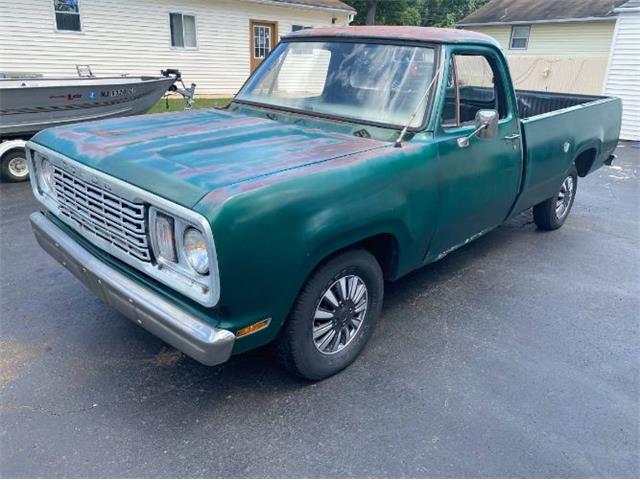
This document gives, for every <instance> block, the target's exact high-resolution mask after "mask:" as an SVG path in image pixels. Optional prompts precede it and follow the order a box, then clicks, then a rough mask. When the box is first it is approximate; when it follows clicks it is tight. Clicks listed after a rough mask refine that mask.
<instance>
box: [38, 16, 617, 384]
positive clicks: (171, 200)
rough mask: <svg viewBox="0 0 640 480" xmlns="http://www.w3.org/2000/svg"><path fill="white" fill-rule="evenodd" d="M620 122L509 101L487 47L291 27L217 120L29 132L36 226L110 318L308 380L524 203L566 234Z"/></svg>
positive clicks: (479, 38)
mask: <svg viewBox="0 0 640 480" xmlns="http://www.w3.org/2000/svg"><path fill="white" fill-rule="evenodd" d="M620 119H621V102H620V100H619V99H615V98H605V97H589V96H580V95H566V94H556V93H546V92H545V93H542V92H529V91H515V90H514V89H513V86H512V83H511V77H510V75H509V69H508V68H507V62H506V60H505V57H504V56H503V54H502V52H501V51H500V48H499V46H498V44H497V43H496V42H495V41H494V40H493V39H491V38H490V37H487V36H485V35H481V34H478V33H473V32H468V31H461V30H441V29H431V28H419V27H335V28H325V29H311V30H301V31H299V32H296V33H293V34H291V35H288V36H286V37H284V38H283V39H282V41H281V42H280V44H279V45H278V46H277V47H276V48H275V49H274V50H273V51H272V52H271V54H270V55H269V56H268V57H267V58H266V59H265V60H264V61H263V63H262V64H261V65H260V67H259V68H258V69H257V70H256V71H255V72H254V73H253V75H251V77H250V78H249V79H248V80H247V82H246V83H245V85H244V86H243V87H242V89H241V90H240V92H239V93H238V94H237V95H236V97H235V98H234V100H233V102H232V103H231V104H230V105H229V106H228V107H227V108H225V109H207V110H199V111H192V112H180V113H175V114H173V113H168V114H159V115H147V116H141V117H132V118H123V119H113V120H106V121H99V122H91V123H83V124H76V125H70V126H65V127H60V128H54V129H49V130H45V131H42V132H40V133H39V134H37V135H36V136H35V137H33V139H32V140H31V141H30V142H29V144H28V161H29V163H30V164H29V167H30V168H31V171H32V172H35V175H32V176H31V182H32V187H33V192H34V194H35V196H36V198H37V199H38V200H39V201H40V203H41V204H42V207H43V208H42V212H37V213H34V214H33V215H32V216H31V223H32V226H33V230H34V232H35V235H36V238H37V240H38V242H39V243H40V245H41V246H42V247H43V248H44V249H45V250H46V251H47V252H48V253H49V254H51V255H52V256H53V257H54V258H55V259H57V260H58V261H59V262H61V263H62V265H64V266H65V267H66V268H67V269H69V270H70V271H71V272H72V273H73V274H74V275H75V276H77V277H78V278H79V279H80V280H81V281H82V282H83V283H84V284H85V285H87V286H88V287H89V288H90V289H91V290H93V291H94V292H95V293H96V294H97V295H98V296H99V297H101V298H102V299H103V300H104V301H105V302H106V303H108V304H109V305H111V306H113V307H114V308H116V309H117V310H119V311H120V312H122V313H123V314H124V315H125V316H127V317H128V318H129V319H131V320H132V321H134V322H137V323H138V324H140V325H141V326H142V327H144V328H146V329H147V330H149V331H150V332H152V333H154V334H155V335H157V336H158V337H160V338H162V339H164V340H165V341H166V342H168V343H170V344H171V345H173V346H175V347H176V348H178V349H180V350H181V351H183V352H184V353H186V354H187V355H189V356H191V357H193V358H194V359H196V360H198V361H200V362H202V363H204V364H207V365H215V364H219V363H222V362H225V361H226V360H228V359H229V357H230V356H231V355H232V354H237V353H241V352H244V351H247V350H250V349H253V348H256V347H259V346H261V345H265V344H268V343H271V342H273V344H274V346H275V348H276V351H277V352H278V354H279V356H280V358H281V359H282V360H283V362H284V364H285V365H286V366H287V367H288V368H289V369H290V370H291V371H293V372H294V373H296V374H298V375H300V376H302V377H305V378H308V379H312V380H317V379H321V378H324V377H327V376H329V375H332V374H334V373H336V372H338V371H339V370H341V369H343V368H344V367H346V366H347V365H349V364H350V363H351V362H352V361H353V360H354V359H355V358H356V357H357V356H358V354H359V353H360V352H361V351H362V349H363V348H364V346H365V344H366V343H367V341H368V340H369V338H370V337H371V333H372V331H373V329H374V326H375V323H376V318H377V317H378V316H379V315H380V311H381V307H382V301H383V292H384V285H385V281H392V280H395V279H397V278H399V277H401V276H403V275H405V274H407V273H409V272H411V271H412V270H415V269H417V268H420V267H422V266H424V265H426V264H428V263H431V262H434V261H437V260H439V259H441V258H443V257H444V256H445V255H447V254H448V253H449V252H451V251H453V250H454V249H456V248H458V247H460V246H462V245H465V244H466V243H468V242H470V241H472V240H473V239H475V238H477V237H479V236H480V235H482V234H484V233H486V232H488V231H489V230H491V229H493V228H495V227H496V226H498V225H500V224H501V223H502V222H504V221H505V220H507V219H509V218H510V217H513V216H514V215H516V214H518V213H520V212H522V211H523V210H525V209H528V208H531V207H533V216H534V219H535V222H536V224H537V225H538V227H539V228H541V229H543V230H553V229H556V228H558V227H560V226H561V225H562V224H563V223H564V222H565V221H566V219H567V216H568V215H569V212H570V210H571V206H572V204H573V201H574V198H575V193H576V187H577V181H578V177H584V176H585V175H587V174H589V173H591V172H593V171H594V170H596V169H597V168H599V167H601V166H602V165H603V164H610V163H611V161H612V159H613V158H614V157H613V151H614V149H615V148H616V143H617V140H618V134H619V129H620V121H621V120H620ZM540 241H546V240H545V238H544V237H540ZM395 327H396V328H401V327H402V326H401V325H396V326H395ZM386 328H393V327H392V326H391V325H387V326H386Z"/></svg>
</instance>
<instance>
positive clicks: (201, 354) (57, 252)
mask: <svg viewBox="0 0 640 480" xmlns="http://www.w3.org/2000/svg"><path fill="white" fill-rule="evenodd" d="M30 220H31V226H32V227H33V232H34V234H35V236H36V239H37V240H38V243H39V244H40V246H41V247H42V248H43V249H44V250H46V251H47V253H49V255H51V256H52V257H53V258H55V259H56V260H57V261H58V262H60V263H61V264H62V265H63V266H64V267H66V268H67V269H68V270H69V271H70V272H71V273H73V274H74V275H75V276H76V277H78V279H79V280H80V281H81V282H82V283H84V284H85V285H86V286H87V287H89V288H90V289H91V290H92V291H93V292H94V293H95V294H96V295H98V297H100V298H101V299H102V300H103V301H104V302H105V303H107V304H108V305H110V306H111V307H113V308H115V309H116V310H118V311H120V312H121V313H122V314H123V315H125V316H126V317H127V318H129V319H130V320H132V321H134V322H136V323H137V324H139V325H141V326H142V327H144V328H145V329H147V330H148V331H150V332H151V333H153V334H154V335H156V336H157V337H159V338H161V339H163V340H164V341H165V342H167V343H169V344H170V345H173V346H174V347H176V348H177V349H178V350H180V351H182V352H184V353H185V354H187V355H189V356H190V357H192V358H194V359H195V360H197V361H199V362H201V363H204V364H205V365H217V364H219V363H224V362H226V361H227V360H228V359H229V357H230V356H231V351H232V349H233V343H234V341H235V338H236V337H235V335H234V334H233V333H231V332H230V331H228V330H222V329H219V328H214V327H212V326H210V325H208V324H206V323H204V322H203V321H201V320H200V319H198V318H196V317H195V316H193V315H191V314H189V313H187V312H185V311H184V310H181V309H180V308H178V307H177V306H175V305H174V304H173V303H171V302H168V301H167V300H165V299H164V297H162V296H160V295H158V294H156V293H154V292H152V291H151V290H149V289H148V288H145V287H143V286H141V285H140V284H139V283H137V282H135V281H133V280H131V279H130V278H129V277H127V276H126V275H123V274H122V273H120V272H118V271H117V270H115V269H113V268H112V267H110V266H108V265H107V264H105V263H103V262H102V261H100V260H99V259H98V258H96V257H95V256H94V255H92V254H91V253H90V252H89V251H87V250H86V249H85V248H83V247H82V246H80V245H79V244H78V243H77V242H75V241H74V240H73V239H72V238H71V237H70V236H69V235H67V234H66V233H65V232H64V231H62V230H61V229H60V228H59V227H58V226H57V225H55V224H54V223H53V222H52V221H51V220H49V219H48V218H47V217H45V216H44V215H43V214H42V213H40V212H36V213H33V214H31V217H30Z"/></svg>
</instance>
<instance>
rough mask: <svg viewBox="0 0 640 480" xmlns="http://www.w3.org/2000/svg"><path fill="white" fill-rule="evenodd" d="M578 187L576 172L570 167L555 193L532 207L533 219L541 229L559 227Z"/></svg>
mask: <svg viewBox="0 0 640 480" xmlns="http://www.w3.org/2000/svg"><path fill="white" fill-rule="evenodd" d="M577 187H578V172H577V171H576V169H575V167H572V168H571V170H570V171H569V173H568V174H567V177H566V178H565V179H564V181H563V182H562V186H561V187H560V190H559V191H558V193H557V194H556V195H554V196H553V197H551V198H548V199H547V200H545V201H544V202H542V203H539V204H538V205H536V206H535V207H533V220H534V221H535V223H536V225H537V226H538V228H540V229H541V230H556V229H557V228H560V227H561V226H562V225H563V224H564V222H565V220H566V219H567V217H568V216H569V212H570V211H571V207H572V206H573V201H574V199H575V198H576V190H577Z"/></svg>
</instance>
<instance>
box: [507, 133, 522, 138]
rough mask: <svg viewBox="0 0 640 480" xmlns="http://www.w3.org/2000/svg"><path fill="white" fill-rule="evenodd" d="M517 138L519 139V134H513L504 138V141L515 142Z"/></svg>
mask: <svg viewBox="0 0 640 480" xmlns="http://www.w3.org/2000/svg"><path fill="white" fill-rule="evenodd" d="M518 138H520V134H519V133H513V134H511V135H507V136H506V137H504V139H505V140H517V139H518Z"/></svg>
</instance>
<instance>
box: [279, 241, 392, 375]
mask: <svg viewBox="0 0 640 480" xmlns="http://www.w3.org/2000/svg"><path fill="white" fill-rule="evenodd" d="M383 294H384V281H383V276H382V270H381V269H380V265H379V264H378V262H377V260H376V258H375V257H374V256H373V255H371V254H370V253H369V252H367V251H366V250H352V251H348V252H346V253H343V254H341V255H339V256H337V257H335V258H333V259H331V260H329V261H328V262H327V263H325V264H324V265H323V266H322V267H320V268H319V269H318V270H317V271H316V272H315V273H313V274H312V276H311V277H310V278H309V279H308V280H307V282H306V284H305V285H304V287H303V288H302V291H301V292H300V294H299V295H298V298H297V299H296V302H295V304H294V306H293V308H292V310H291V313H290V315H289V318H288V319H287V322H286V323H285V325H284V327H283V328H282V331H281V332H280V336H279V338H278V341H277V348H278V351H279V354H280V358H281V359H282V360H283V362H284V364H285V366H286V367H287V368H288V369H289V370H290V371H291V372H293V373H295V374H296V375H299V376H301V377H304V378H307V379H309V380H320V379H322V378H326V377H329V376H331V375H333V374H335V373H337V372H339V371H340V370H342V369H343V368H345V367H346V366H348V365H349V364H350V363H351V362H353V361H354V360H355V359H356V357H357V356H358V355H359V354H360V352H361V351H362V349H363V348H364V346H365V344H366V343H367V341H368V340H369V337H371V334H372V332H373V329H374V326H375V323H376V320H377V317H378V316H379V314H380V309H381V307H382V299H383Z"/></svg>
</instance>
